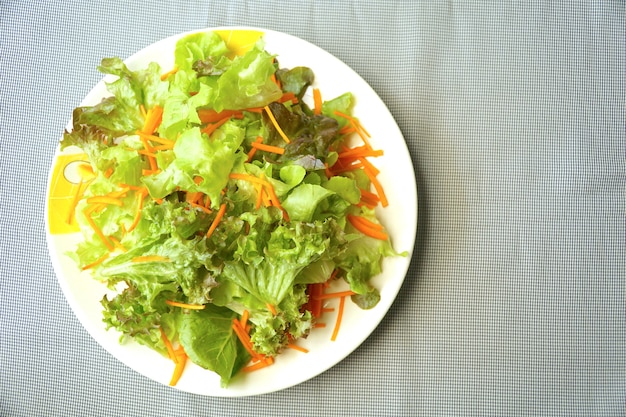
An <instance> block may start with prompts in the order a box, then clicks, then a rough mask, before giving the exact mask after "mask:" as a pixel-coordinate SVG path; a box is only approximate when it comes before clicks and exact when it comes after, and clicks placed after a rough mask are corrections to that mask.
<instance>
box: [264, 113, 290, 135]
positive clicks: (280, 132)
mask: <svg viewBox="0 0 626 417" xmlns="http://www.w3.org/2000/svg"><path fill="white" fill-rule="evenodd" d="M264 109H265V112H266V113H267V116H268V117H269V118H270V121H271V122H272V124H273V125H274V127H275V128H276V131H277V132H278V134H279V135H280V137H282V138H283V140H284V141H285V142H287V143H290V142H291V141H290V140H289V138H288V137H287V135H286V134H285V132H283V129H281V127H280V126H279V125H278V122H277V121H276V118H275V117H274V114H273V113H272V111H271V110H270V107H269V106H265V107H264Z"/></svg>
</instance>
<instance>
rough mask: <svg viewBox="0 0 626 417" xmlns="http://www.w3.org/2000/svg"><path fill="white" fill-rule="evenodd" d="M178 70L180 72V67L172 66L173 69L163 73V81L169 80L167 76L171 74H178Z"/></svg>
mask: <svg viewBox="0 0 626 417" xmlns="http://www.w3.org/2000/svg"><path fill="white" fill-rule="evenodd" d="M177 72H178V67H174V68H172V69H171V70H169V71H168V72H165V73H163V74H161V81H165V80H167V78H168V77H169V76H170V75H174V74H176V73H177Z"/></svg>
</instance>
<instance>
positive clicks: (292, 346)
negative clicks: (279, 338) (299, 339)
mask: <svg viewBox="0 0 626 417" xmlns="http://www.w3.org/2000/svg"><path fill="white" fill-rule="evenodd" d="M287 347H288V348H290V349H293V350H298V351H300V352H302V353H309V349H307V348H304V347H302V346H298V345H296V344H295V343H289V344H287Z"/></svg>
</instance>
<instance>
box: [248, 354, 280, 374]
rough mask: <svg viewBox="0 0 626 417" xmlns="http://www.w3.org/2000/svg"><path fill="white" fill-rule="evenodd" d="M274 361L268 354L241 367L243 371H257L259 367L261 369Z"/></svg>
mask: <svg viewBox="0 0 626 417" xmlns="http://www.w3.org/2000/svg"><path fill="white" fill-rule="evenodd" d="M273 363H274V358H272V357H271V356H268V357H267V358H265V359H262V360H259V361H258V362H256V363H254V364H252V365H248V366H246V367H245V368H243V369H242V371H243V372H252V371H258V370H259V369H263V368H265V367H268V366H270V365H272V364H273Z"/></svg>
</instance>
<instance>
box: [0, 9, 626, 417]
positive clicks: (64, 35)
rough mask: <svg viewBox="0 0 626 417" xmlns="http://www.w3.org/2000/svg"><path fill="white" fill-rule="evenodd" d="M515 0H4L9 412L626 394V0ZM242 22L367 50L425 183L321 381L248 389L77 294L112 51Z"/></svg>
mask: <svg viewBox="0 0 626 417" xmlns="http://www.w3.org/2000/svg"><path fill="white" fill-rule="evenodd" d="M511 3H512V4H509V5H503V4H499V2H480V3H479V2H456V1H448V2H426V1H398V2H375V1H363V2H357V1H330V0H326V1H319V0H318V1H308V0H303V1H300V2H278V1H270V0H264V1H239V0H234V1H229V2H214V1H202V0H196V1H170V2H159V1H156V0H146V1H141V2H133V1H128V0H116V1H111V0H103V1H100V2H81V1H77V0H67V1H64V2H52V1H40V2H24V1H11V0H7V1H4V2H2V4H1V5H0V51H1V53H0V92H1V93H0V120H1V121H2V123H1V124H0V133H1V134H0V154H1V159H0V160H1V170H0V171H1V177H0V180H1V182H0V184H1V185H0V186H1V187H2V188H1V190H0V191H1V194H0V210H1V216H0V222H1V227H0V237H1V241H0V243H1V249H2V261H1V268H2V269H1V271H2V276H1V277H0V278H1V281H0V283H1V292H0V295H1V303H0V326H1V327H0V331H1V336H0V353H1V362H0V371H1V372H0V387H1V388H0V415H2V416H29V417H33V416H66V417H69V416H181V415H184V416H187V417H191V416H221V415H241V416H265V415H267V416H279V415H284V416H295V415H309V416H324V417H330V416H335V415H337V416H346V415H350V416H365V415H368V416H371V415H390V416H391V415H393V416H405V415H406V416H417V415H425V416H426V415H428V416H435V415H445V416H453V415H464V416H472V415H500V416H504V415H520V416H522V415H523V416H527V415H541V416H590V415H593V416H623V415H626V256H624V255H625V253H626V204H625V203H626V199H625V197H626V196H625V190H626V187H625V186H626V169H625V168H626V164H625V156H626V155H625V150H626V99H625V97H626V24H625V22H626V6H625V3H624V2H623V1H603V2H581V1H574V2H571V3H569V4H568V5H567V6H559V5H557V3H558V2H549V1H527V2H515V3H513V2H511ZM225 25H228V26H230V25H246V26H256V27H262V28H267V29H273V30H277V31H281V32H285V33H288V34H291V35H295V36H298V37H300V38H302V39H304V40H307V41H309V42H311V43H313V44H315V45H317V46H319V47H321V48H323V49H325V50H326V51H328V52H330V53H331V54H333V55H335V56H336V57H337V58H339V59H340V60H342V61H343V62H345V63H346V64H348V65H349V66H350V67H351V68H352V69H354V70H355V71H356V72H357V73H358V74H360V75H361V76H362V77H363V78H364V79H365V80H366V81H367V82H368V83H369V84H370V85H371V86H372V88H373V89H374V90H375V91H376V92H377V93H378V95H379V96H380V97H381V98H382V99H383V101H384V102H385V103H386V105H387V106H388V108H389V110H390V111H391V113H392V114H393V116H394V118H395V119H396V121H397V123H398V125H399V127H400V129H401V130H402V133H403V134H404V137H405V140H406V143H407V145H408V148H409V150H410V153H411V158H412V161H413V164H414V167H415V172H416V180H417V184H418V190H419V198H418V199H419V218H418V221H419V228H418V232H417V245H416V248H415V252H414V255H413V259H412V262H411V266H410V269H409V271H408V274H407V276H406V280H405V282H404V285H403V287H402V290H401V292H400V294H399V296H398V298H397V299H396V301H395V303H394V304H393V306H392V308H391V310H390V311H389V313H388V314H387V316H386V317H385V319H384V320H383V321H382V323H381V324H380V325H379V326H378V328H377V329H376V330H375V332H374V333H373V334H372V335H371V336H370V337H369V338H368V339H367V340H366V341H365V342H364V343H363V344H362V345H361V346H360V347H359V348H358V349H357V350H356V351H355V352H354V353H352V354H351V355H350V356H349V357H348V358H346V359H345V360H344V361H342V362H340V363H339V364H338V365H336V366H335V367H333V368H331V369H330V370H328V371H326V372H324V373H322V374H321V375H319V376H318V377H316V378H313V379H312V380H310V381H307V382H305V383H302V384H300V385H297V386H295V387H292V388H289V389H286V390H283V391H279V392H276V393H272V394H266V395H261V396H254V397H247V398H239V399H236V398H235V399H232V398H215V397H204V396H198V395H193V394H187V393H184V392H180V391H178V390H176V389H172V388H170V387H167V386H164V385H161V384H158V383H156V382H153V381H151V380H149V379H147V378H145V377H143V376H141V375H139V374H138V373H136V372H135V371H133V370H131V369H130V368H128V367H126V366H125V365H123V364H121V363H119V362H118V361H117V360H115V359H114V358H113V357H112V356H111V355H110V354H108V353H107V352H106V351H104V350H103V349H102V348H101V347H100V346H99V345H98V344H97V343H96V342H95V341H94V340H93V339H92V338H91V337H90V336H89V334H88V333H87V332H86V331H85V330H84V329H83V328H82V327H81V325H80V323H79V322H78V320H77V319H76V317H75V316H74V314H73V313H72V311H71V309H70V307H69V305H68V304H67V302H66V301H65V298H64V297H63V294H62V291H61V289H60V287H59V285H58V282H57V278H56V276H55V273H54V271H53V268H52V265H51V261H50V257H49V255H48V250H47V247H46V240H45V224H44V223H45V221H44V205H45V193H46V179H47V175H48V170H49V167H50V164H51V162H52V158H53V155H54V152H55V149H56V146H57V143H58V140H59V138H60V136H61V133H62V132H63V129H64V127H65V125H66V124H67V122H68V120H69V118H70V116H71V111H72V109H73V108H74V107H76V106H77V105H78V104H79V103H80V101H81V100H82V98H83V97H84V96H85V95H86V94H87V93H88V92H89V90H90V89H91V88H92V87H93V86H94V85H95V84H96V83H97V82H98V81H99V80H100V79H101V74H100V73H98V72H97V71H96V66H97V65H98V63H99V61H100V59H101V58H102V57H106V56H119V57H122V58H126V57H128V56H130V55H132V54H133V53H134V52H136V51H138V50H140V49H142V48H143V47H145V46H147V45H149V44H151V43H153V42H155V41H157V40H159V39H162V38H165V37H167V36H169V35H173V34H176V33H180V32H185V31H189V30H195V29H201V28H207V27H216V26H225Z"/></svg>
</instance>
